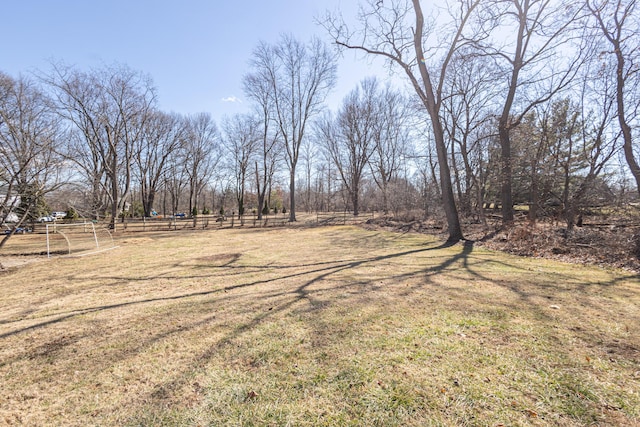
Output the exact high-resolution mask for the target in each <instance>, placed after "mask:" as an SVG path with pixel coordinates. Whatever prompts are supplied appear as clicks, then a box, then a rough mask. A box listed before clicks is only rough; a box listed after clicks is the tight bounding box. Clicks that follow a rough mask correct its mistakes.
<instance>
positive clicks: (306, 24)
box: [0, 0, 386, 120]
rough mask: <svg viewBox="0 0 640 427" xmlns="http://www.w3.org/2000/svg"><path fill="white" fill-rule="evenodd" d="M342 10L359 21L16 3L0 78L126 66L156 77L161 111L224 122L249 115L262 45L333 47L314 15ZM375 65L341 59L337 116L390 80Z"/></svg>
mask: <svg viewBox="0 0 640 427" xmlns="http://www.w3.org/2000/svg"><path fill="white" fill-rule="evenodd" d="M336 8H340V9H341V10H342V11H343V13H344V15H345V16H355V14H356V9H357V1H356V0H245V1H233V0H102V1H99V0H11V1H6V2H4V4H3V6H2V15H3V23H2V25H1V26H0V38H1V39H2V40H6V41H7V43H5V48H4V49H3V53H2V62H1V63H0V70H2V71H4V72H6V73H8V74H10V75H12V76H14V77H17V76H18V75H19V74H28V73H29V72H31V71H34V70H41V71H47V70H48V69H49V68H50V67H49V61H50V60H55V61H63V62H65V63H67V64H72V65H75V66H77V67H79V68H82V69H89V68H93V67H100V66H101V65H103V64H113V63H116V62H117V63H121V64H127V65H128V66H129V67H131V68H132V69H134V70H137V71H142V72H145V73H148V74H149V75H151V77H152V78H153V80H154V82H155V85H156V87H157V89H158V101H159V107H160V108H161V109H162V110H164V111H175V112H178V113H183V114H190V113H196V112H201V111H205V112H210V113H212V115H213V117H214V118H215V119H216V120H220V119H221V118H222V116H223V115H225V114H233V113H236V112H242V111H247V110H248V108H249V105H248V103H247V102H243V94H242V88H241V78H242V75H243V74H244V73H245V72H246V71H247V62H248V60H249V59H250V56H251V52H252V50H253V49H254V47H255V46H256V45H257V44H258V42H259V41H260V40H264V41H266V42H269V43H273V42H276V41H277V40H278V37H279V35H280V34H282V33H292V34H294V35H295V36H296V37H298V38H299V39H301V40H308V39H309V38H310V37H311V36H312V35H314V34H315V35H318V36H319V37H321V38H324V39H327V37H326V34H325V32H324V29H323V28H321V27H319V26H317V25H316V24H315V23H314V17H315V16H317V15H318V14H321V13H322V12H323V11H324V10H326V9H330V10H334V9H336ZM368 62H369V61H366V60H363V59H360V60H356V58H355V55H354V54H351V53H348V54H347V55H345V57H344V58H343V59H341V60H340V62H339V68H338V74H339V79H338V87H337V88H336V90H335V91H334V93H333V94H332V95H331V97H330V99H329V105H330V106H331V107H332V108H335V107H336V106H337V105H338V104H339V102H340V100H341V99H342V98H343V97H344V95H346V93H347V92H348V91H349V90H351V89H352V88H353V87H355V85H356V84H357V83H358V82H359V81H360V80H361V79H362V78H364V77H366V76H369V75H372V74H373V71H374V70H378V74H379V75H381V76H382V77H384V76H385V75H386V73H385V72H384V71H382V68H381V67H380V68H378V67H372V66H371V64H370V63H368ZM233 97H235V100H236V101H235V102H231V101H230V100H231V99H234V98H233ZM225 100H226V101H225Z"/></svg>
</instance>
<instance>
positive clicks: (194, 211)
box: [191, 206, 198, 216]
mask: <svg viewBox="0 0 640 427" xmlns="http://www.w3.org/2000/svg"><path fill="white" fill-rule="evenodd" d="M191 215H192V216H198V208H196V207H195V206H194V207H193V209H191Z"/></svg>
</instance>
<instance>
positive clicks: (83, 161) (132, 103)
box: [45, 66, 155, 230]
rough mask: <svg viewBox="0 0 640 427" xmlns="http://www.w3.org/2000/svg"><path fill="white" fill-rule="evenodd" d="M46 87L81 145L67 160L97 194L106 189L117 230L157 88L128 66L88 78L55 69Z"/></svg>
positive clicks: (70, 70)
mask: <svg viewBox="0 0 640 427" xmlns="http://www.w3.org/2000/svg"><path fill="white" fill-rule="evenodd" d="M45 81H47V82H48V83H49V84H50V85H51V86H52V87H53V89H54V92H55V94H56V101H57V106H58V112H59V113H60V114H61V115H62V117H64V118H65V119H67V120H68V121H69V123H71V124H72V127H74V128H75V130H76V131H77V132H78V134H77V136H78V137H77V138H76V141H78V142H81V144H78V145H76V146H74V147H73V149H72V150H71V151H70V152H69V153H68V158H69V159H70V160H71V161H73V162H75V163H76V164H77V165H78V166H79V167H80V169H81V170H83V171H85V172H86V173H87V174H88V178H89V179H90V181H92V182H93V188H94V189H95V188H96V187H99V186H101V187H102V188H103V189H104V194H106V196H107V197H108V200H109V204H110V207H111V224H110V226H111V228H113V229H114V230H115V228H116V221H117V218H118V216H119V214H120V213H123V210H124V207H125V204H126V202H127V199H128V197H129V191H130V188H131V179H132V169H131V168H132V164H133V155H134V144H135V143H136V141H138V139H139V138H140V137H141V135H142V130H143V128H144V123H145V120H146V119H147V118H148V117H149V112H150V111H151V109H152V107H153V104H154V103H155V89H154V87H153V84H152V82H151V80H150V78H149V77H148V76H146V75H144V74H142V73H138V72H135V71H133V70H130V69H129V68H127V67H124V66H113V67H105V68H104V69H101V70H96V71H92V72H89V73H83V72H80V71H78V70H75V69H73V68H70V67H63V66H54V69H53V72H52V73H51V75H50V76H47V77H45ZM92 168H95V169H93V170H92ZM96 171H97V173H96Z"/></svg>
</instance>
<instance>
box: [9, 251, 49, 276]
mask: <svg viewBox="0 0 640 427" xmlns="http://www.w3.org/2000/svg"><path fill="white" fill-rule="evenodd" d="M46 259H47V257H46V256H44V255H43V256H39V255H23V256H11V255H9V256H0V272H2V271H5V270H10V269H13V268H19V267H22V266H24V265H27V264H30V263H33V262H40V261H44V260H46Z"/></svg>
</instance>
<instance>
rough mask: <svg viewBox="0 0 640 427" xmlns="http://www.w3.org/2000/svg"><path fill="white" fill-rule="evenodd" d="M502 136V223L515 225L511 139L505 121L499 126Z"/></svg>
mask: <svg viewBox="0 0 640 427" xmlns="http://www.w3.org/2000/svg"><path fill="white" fill-rule="evenodd" d="M498 133H499V135H500V149H501V150H500V153H501V156H500V181H501V182H500V199H501V201H502V222H503V223H504V224H511V223H513V218H514V217H513V195H512V185H511V138H510V136H509V128H508V125H507V124H506V123H505V120H502V119H501V120H500V124H499V125H498Z"/></svg>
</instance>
